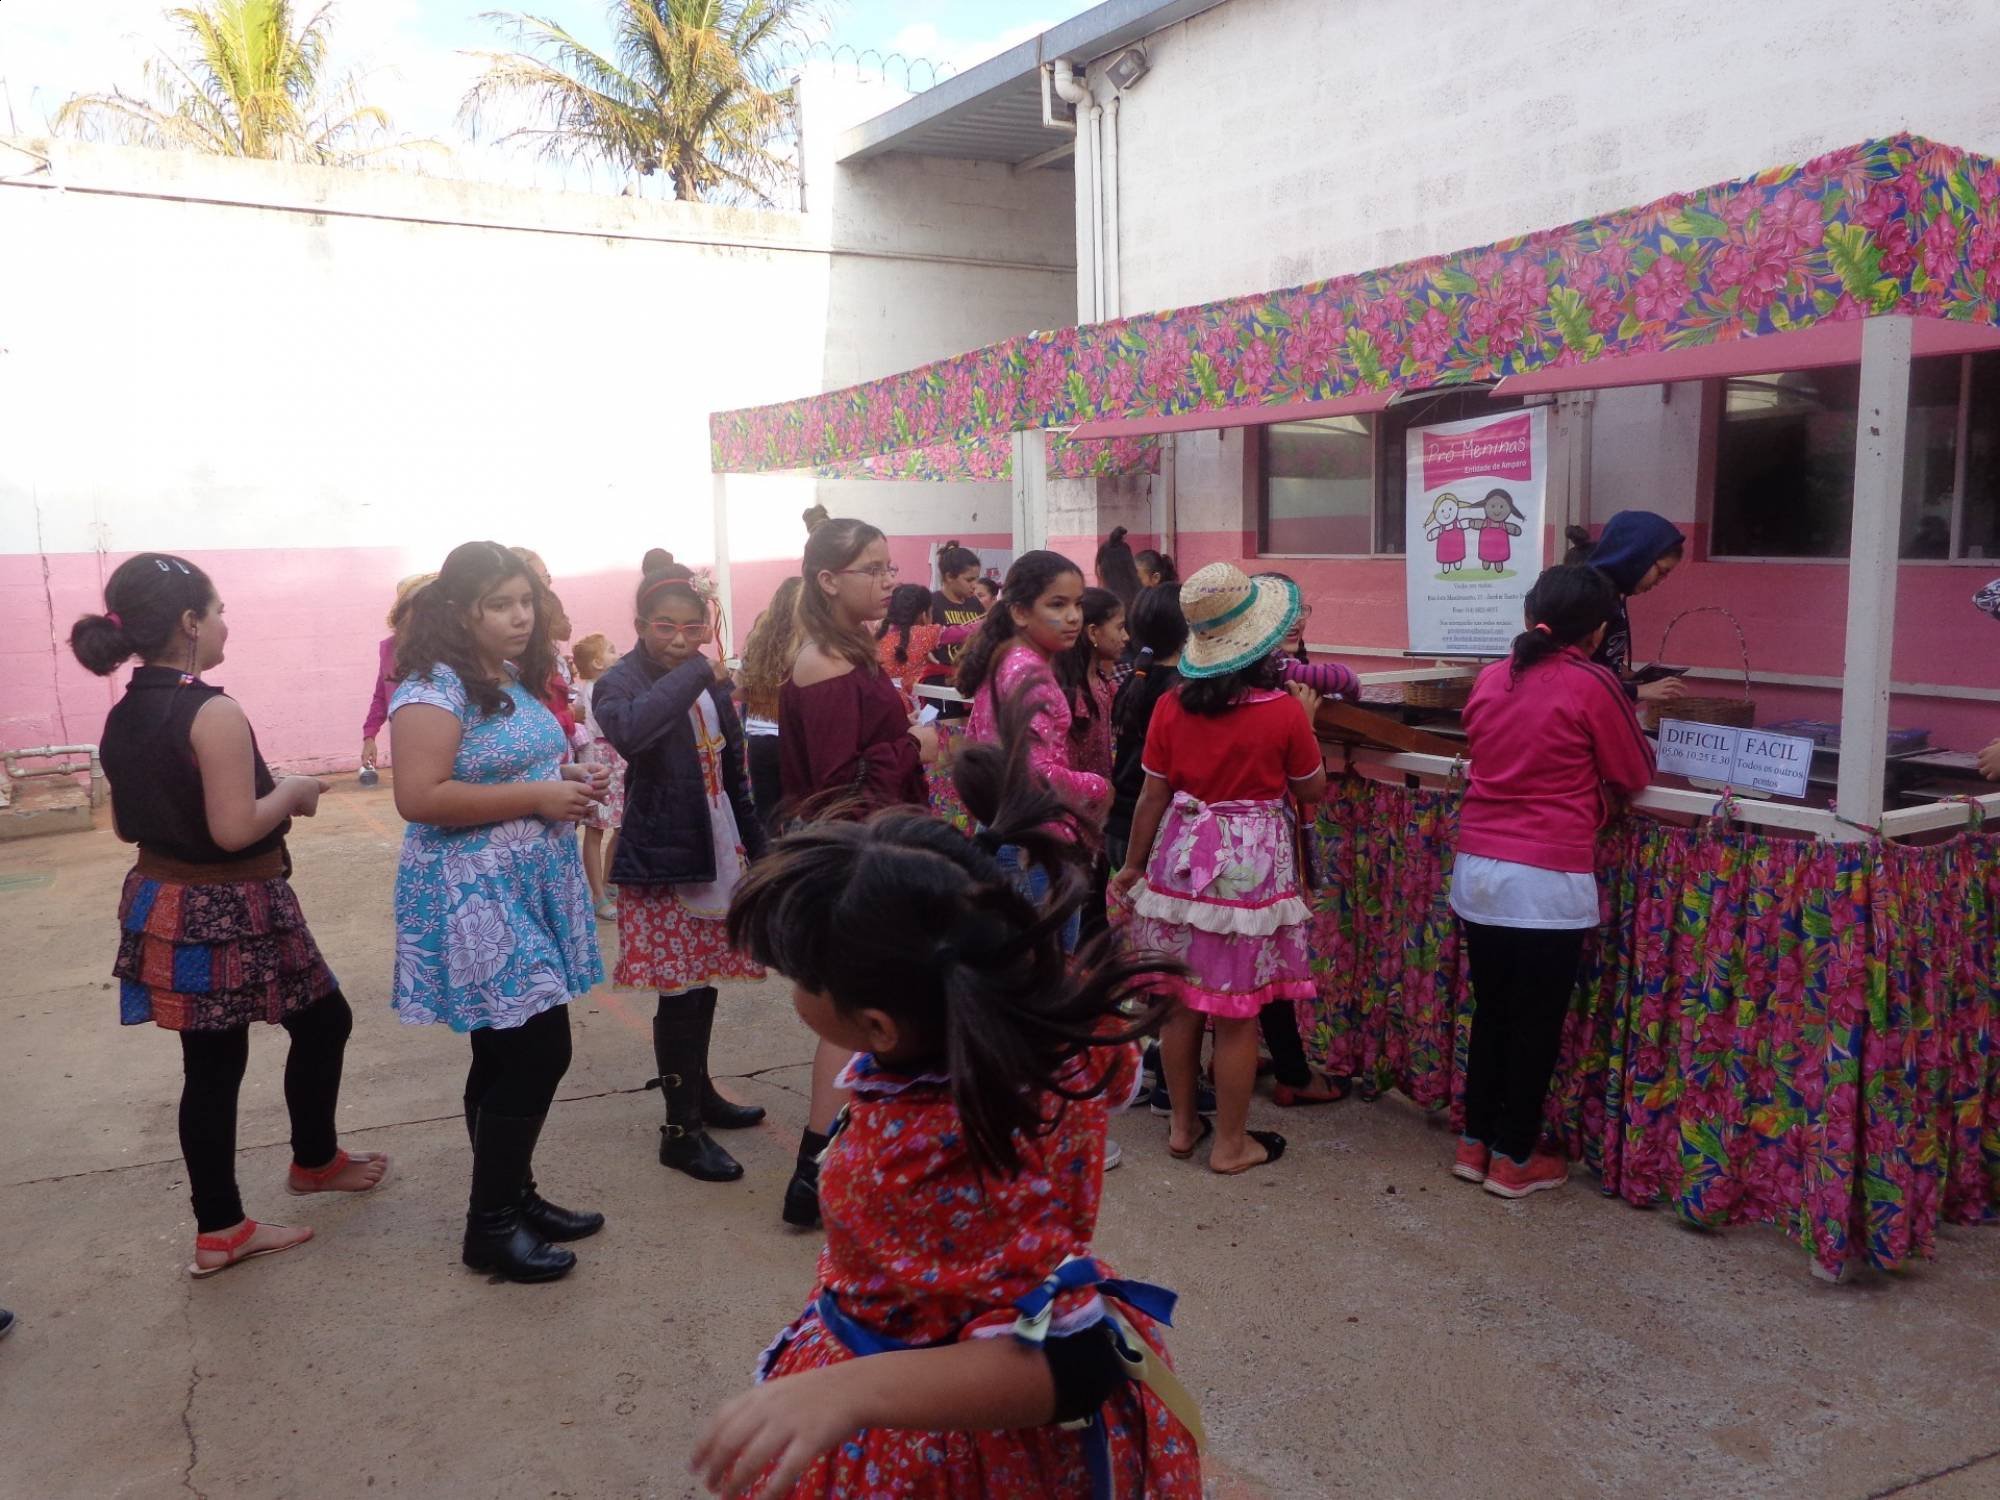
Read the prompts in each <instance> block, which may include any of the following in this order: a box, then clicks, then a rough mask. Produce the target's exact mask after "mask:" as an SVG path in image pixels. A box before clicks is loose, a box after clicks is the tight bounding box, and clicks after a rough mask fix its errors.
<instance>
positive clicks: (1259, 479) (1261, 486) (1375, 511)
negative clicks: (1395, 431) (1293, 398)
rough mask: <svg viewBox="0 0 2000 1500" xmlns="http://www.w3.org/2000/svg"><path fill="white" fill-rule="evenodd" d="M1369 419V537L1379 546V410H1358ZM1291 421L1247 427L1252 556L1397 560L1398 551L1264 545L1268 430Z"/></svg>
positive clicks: (1303, 559) (1267, 524)
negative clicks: (1315, 549)
mask: <svg viewBox="0 0 2000 1500" xmlns="http://www.w3.org/2000/svg"><path fill="white" fill-rule="evenodd" d="M1355 415H1357V416H1361V417H1365V418H1366V419H1367V422H1368V536H1369V539H1370V542H1371V544H1374V545H1379V544H1380V542H1381V537H1382V423H1381V422H1380V420H1379V418H1380V417H1381V416H1382V413H1381V412H1379V411H1371V412H1357V413H1355ZM1291 425H1293V424H1291V423H1286V422H1259V423H1257V424H1256V425H1255V426H1253V427H1251V428H1250V431H1251V432H1252V433H1253V434H1255V436H1254V438H1253V439H1252V440H1251V441H1250V442H1249V443H1248V444H1246V445H1245V446H1247V447H1248V448H1249V450H1250V451H1249V454H1248V458H1249V466H1250V473H1249V480H1250V507H1251V516H1252V519H1253V520H1254V521H1255V525H1254V527H1253V528H1252V532H1251V534H1252V535H1253V536H1255V537H1256V539H1257V551H1256V552H1255V554H1253V555H1254V556H1257V557H1274V558H1278V559H1281V560H1282V559H1287V558H1296V559H1298V560H1299V561H1301V562H1380V561H1382V560H1384V559H1389V560H1392V561H1400V560H1401V558H1402V556H1403V554H1402V553H1400V552H1380V551H1368V552H1275V551H1269V550H1267V549H1266V547H1265V538H1266V536H1267V535H1268V532H1269V528H1270V520H1271V492H1270V490H1269V488H1268V485H1269V483H1270V474H1271V471H1270V452H1271V447H1270V443H1271V429H1272V428H1273V427H1285V426H1291Z"/></svg>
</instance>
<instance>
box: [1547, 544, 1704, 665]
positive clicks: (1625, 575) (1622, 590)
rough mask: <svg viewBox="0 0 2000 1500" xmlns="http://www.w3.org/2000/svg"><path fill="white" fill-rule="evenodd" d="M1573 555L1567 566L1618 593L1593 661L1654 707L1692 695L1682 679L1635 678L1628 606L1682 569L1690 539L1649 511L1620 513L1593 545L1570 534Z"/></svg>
mask: <svg viewBox="0 0 2000 1500" xmlns="http://www.w3.org/2000/svg"><path fill="white" fill-rule="evenodd" d="M1568 536H1569V541H1570V549H1569V556H1568V557H1566V558H1565V559H1564V561H1565V562H1573V563H1577V562H1587V563H1589V564H1590V565H1591V566H1592V567H1593V568H1596V569H1597V570H1598V571H1599V572H1600V573H1602V574H1604V576H1605V577H1607V578H1609V579H1610V580H1611V582H1612V584H1613V585H1614V586H1615V587H1616V588H1617V590H1618V613H1617V615H1616V616H1614V617H1613V618H1612V621H1611V628H1610V629H1609V630H1607V631H1605V632H1604V644H1603V645H1601V646H1599V647H1598V648H1597V654H1596V655H1595V656H1593V657H1592V658H1591V660H1592V661H1595V662H1597V663H1599V664H1600V665H1602V666H1606V667H1609V668H1610V669H1611V670H1612V671H1613V672H1615V673H1617V674H1618V680H1619V681H1620V682H1622V683H1624V684H1625V692H1626V694H1627V696H1629V697H1633V698H1644V699H1646V700H1647V701H1649V702H1671V701H1672V700H1673V699H1675V698H1680V697H1684V696H1686V694H1687V684H1686V683H1684V682H1682V681H1681V680H1680V678H1678V677H1663V678H1661V679H1660V680H1659V681H1657V682H1644V683H1642V682H1638V681H1636V680H1635V678H1634V677H1633V673H1632V620H1631V617H1630V616H1629V615H1628V614H1627V613H1626V611H1625V601H1626V600H1628V599H1630V598H1631V597H1632V596H1633V595H1634V594H1645V593H1650V592H1651V591H1652V590H1654V589H1656V588H1658V587H1659V586H1660V584H1661V582H1662V581H1663V580H1664V579H1665V578H1666V576H1667V575H1668V574H1669V573H1671V572H1673V570H1674V569H1675V568H1677V567H1679V566H1680V561H1681V556H1682V554H1683V552H1684V551H1685V549H1686V547H1687V538H1685V537H1684V536H1682V535H1681V534H1680V532H1679V531H1678V530H1677V529H1676V528H1675V526H1674V523H1673V522H1671V521H1669V520H1668V519H1667V518H1666V517H1665V516H1658V515H1654V514H1653V512H1651V511H1650V510H1621V511H1619V512H1618V514H1617V515H1615V516H1613V517H1612V518H1611V519H1610V520H1609V521H1607V522H1605V525H1604V534H1603V535H1602V536H1600V537H1598V538H1597V540H1596V541H1595V542H1592V541H1591V538H1590V533H1589V532H1588V531H1586V530H1585V529H1584V528H1583V527H1581V526H1572V527H1570V528H1569V532H1568Z"/></svg>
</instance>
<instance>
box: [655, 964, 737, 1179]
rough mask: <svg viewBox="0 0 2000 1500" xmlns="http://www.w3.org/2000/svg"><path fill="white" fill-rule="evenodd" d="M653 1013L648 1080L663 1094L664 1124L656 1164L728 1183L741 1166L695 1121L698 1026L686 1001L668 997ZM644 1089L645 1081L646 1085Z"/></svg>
mask: <svg viewBox="0 0 2000 1500" xmlns="http://www.w3.org/2000/svg"><path fill="white" fill-rule="evenodd" d="M661 1011H662V1014H660V1015H656V1016H654V1017H653V1060H654V1061H655V1062H656V1063H658V1065H659V1069H660V1076H659V1077H658V1078H655V1079H654V1080H653V1083H654V1084H657V1085H658V1086H659V1089H660V1092H661V1093H663V1094H665V1095H666V1097H667V1123H666V1124H664V1125H662V1126H661V1127H660V1165H661V1166H663V1167H672V1168H673V1169H674V1170H675V1171H677V1172H685V1173H687V1174H688V1176H690V1177H692V1178H694V1179H695V1180H696V1181H697V1182H734V1181H736V1179H737V1178H739V1177H741V1176H742V1175H743V1166H742V1164H741V1163H740V1162H738V1161H737V1160H736V1158H735V1157H733V1156H731V1155H730V1154H729V1153H728V1152H727V1151H725V1150H723V1149H722V1148H721V1147H720V1146H718V1145H716V1143H715V1140H714V1138H713V1137H712V1136H710V1135H709V1133H708V1131H707V1129H706V1128H705V1127H704V1126H703V1125H702V1122H701V1083H702V1064H703V1063H704V1062H705V1061H706V1059H705V1058H704V1057H703V1056H702V1054H701V1042H702V1037H703V1033H704V1026H703V1022H702V1019H701V1014H700V1012H701V1007H700V1005H699V1004H697V1003H695V1002H694V1001H692V1000H682V1001H679V1002H675V1001H668V1002H667V1003H666V1004H664V1005H663V1006H661ZM648 1086H649V1087H650V1086H651V1085H648Z"/></svg>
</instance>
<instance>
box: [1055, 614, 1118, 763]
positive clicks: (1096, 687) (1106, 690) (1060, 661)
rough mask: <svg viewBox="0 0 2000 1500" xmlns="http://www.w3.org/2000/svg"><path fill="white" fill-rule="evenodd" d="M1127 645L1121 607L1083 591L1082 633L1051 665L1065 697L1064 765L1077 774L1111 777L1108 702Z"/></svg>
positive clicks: (1109, 712) (1113, 694)
mask: <svg viewBox="0 0 2000 1500" xmlns="http://www.w3.org/2000/svg"><path fill="white" fill-rule="evenodd" d="M1127 639H1128V636H1127V633H1126V629H1125V606H1124V605H1123V604H1122V603H1120V602H1119V599H1118V596H1117V595H1116V594H1114V593H1112V592H1111V590H1109V589H1085V590H1084V591H1083V629H1082V630H1081V631H1080V632H1079V633H1078V635H1077V638H1076V643H1075V644H1074V645H1072V646H1071V647H1070V648H1069V649H1068V650H1067V651H1065V652H1063V653H1062V654H1061V655H1060V656H1058V657H1057V658H1056V659H1055V668H1056V680H1057V681H1058V682H1060V683H1061V684H1062V686H1063V690H1064V692H1066V693H1067V694H1068V695H1069V701H1070V714H1071V718H1070V726H1069V761H1070V765H1071V767H1072V768H1074V769H1075V770H1078V771H1089V772H1091V773H1092V774H1093V775H1097V776H1102V777H1105V778H1106V779H1107V780H1108V779H1109V778H1110V775H1111V700H1112V698H1113V697H1114V696H1115V695H1116V693H1117V683H1118V673H1117V667H1118V663H1119V662H1120V661H1121V660H1123V659H1124V656H1125V645H1126V641H1127Z"/></svg>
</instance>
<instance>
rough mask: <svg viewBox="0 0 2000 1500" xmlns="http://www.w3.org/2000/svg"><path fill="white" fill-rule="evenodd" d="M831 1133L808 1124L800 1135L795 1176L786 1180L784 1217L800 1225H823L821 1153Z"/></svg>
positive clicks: (786, 1220) (811, 1227)
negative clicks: (820, 1183)
mask: <svg viewBox="0 0 2000 1500" xmlns="http://www.w3.org/2000/svg"><path fill="white" fill-rule="evenodd" d="M832 1139H833V1137H832V1136H830V1135H821V1134H820V1133H819V1132H818V1131H817V1130H813V1129H810V1128H808V1129H807V1130H806V1132H805V1134H803V1135H801V1136H800V1137H799V1160H798V1165H797V1166H795V1167H793V1168H792V1180H791V1181H790V1182H788V1183H786V1184H785V1206H784V1209H783V1214H784V1220H785V1222H786V1223H787V1224H790V1225H793V1226H795V1227H796V1228H799V1229H817V1228H819V1155H820V1153H821V1152H822V1151H824V1150H826V1143H827V1142H828V1141H830V1140H832Z"/></svg>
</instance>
